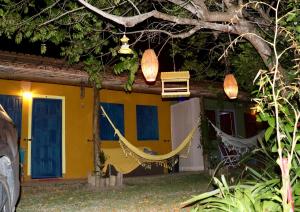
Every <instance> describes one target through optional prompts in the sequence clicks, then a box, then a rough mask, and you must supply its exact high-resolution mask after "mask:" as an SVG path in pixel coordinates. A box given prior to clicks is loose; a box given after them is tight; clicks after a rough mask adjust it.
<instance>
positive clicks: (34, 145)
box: [0, 52, 171, 180]
mask: <svg viewBox="0 0 300 212" xmlns="http://www.w3.org/2000/svg"><path fill="white" fill-rule="evenodd" d="M0 64H1V65H0V78H1V79H0V103H1V104H4V107H5V108H7V111H8V113H10V114H12V116H13V118H14V119H15V120H16V121H15V122H19V123H16V125H17V126H18V127H19V128H20V129H19V134H20V135H19V137H20V147H21V149H22V150H24V153H25V154H24V155H22V156H24V158H22V159H23V160H24V162H23V172H24V179H25V180H31V179H43V178H62V179H82V178H87V176H88V174H89V173H91V172H93V171H94V165H93V157H94V152H93V142H92V138H93V132H92V124H93V89H92V88H91V87H85V86H83V85H82V84H85V85H86V84H87V79H88V76H87V75H86V73H85V72H82V71H80V70H79V69H72V68H70V67H63V68H57V67H59V66H61V65H62V63H61V62H60V61H57V60H53V59H49V58H42V57H37V56H29V55H20V54H12V53H7V52H1V53H0ZM108 84H109V83H108ZM111 84H112V85H113V83H111ZM120 85H121V84H120ZM104 86H105V83H104ZM113 86H115V85H113ZM108 87H109V86H108ZM115 87H116V86H115ZM118 89H119V91H118V90H111V89H101V90H100V99H99V102H101V103H102V104H103V105H104V107H105V108H106V109H107V108H108V109H109V106H112V108H113V106H116V105H117V106H118V107H119V108H122V114H121V115H122V117H123V119H122V121H123V123H122V124H121V125H122V126H123V131H124V132H123V133H124V135H125V136H126V138H127V139H128V140H129V141H131V142H132V143H133V144H134V145H135V146H147V147H149V148H151V149H152V150H153V151H155V152H157V153H159V154H162V153H166V152H168V151H170V150H171V143H170V140H171V135H170V134H171V133H170V102H169V101H163V100H162V98H161V96H160V95H158V94H145V93H135V92H132V93H126V92H124V91H122V89H121V86H119V87H118ZM29 91H30V95H29V93H28V92H29ZM140 109H141V111H140V112H138V111H139V110H140ZM144 109H146V110H147V109H150V112H151V110H153V109H154V112H155V113H151V114H152V115H153V114H154V115H156V116H157V123H155V124H154V125H156V127H157V129H156V132H155V133H153V132H149V133H148V135H145V133H144V134H143V133H142V134H141V132H139V131H141V130H140V129H139V128H138V125H137V122H140V123H142V122H143V120H141V119H143V118H144V119H145V117H144V116H143V112H144V111H143V110H144ZM113 112H114V111H113ZM148 112H149V110H148ZM138 116H140V117H138ZM142 116H143V117H142ZM146 118H147V117H146ZM99 121H100V129H101V120H99ZM141 121H142V122H141ZM103 126H104V125H103ZM104 128H105V127H104ZM100 131H101V130H100ZM102 131H103V130H102ZM102 131H101V133H100V137H103V138H104V139H102V144H101V145H102V147H103V148H108V147H118V145H119V144H118V142H116V141H115V139H114V138H111V135H107V134H105V133H107V132H105V131H103V133H102ZM108 131H109V129H108ZM102 134H103V135H102ZM108 134H109V132H108ZM105 136H106V137H105ZM107 136H108V137H107ZM147 136H148V137H147ZM149 136H150V137H149ZM151 136H154V137H151ZM107 138H108V139H107Z"/></svg>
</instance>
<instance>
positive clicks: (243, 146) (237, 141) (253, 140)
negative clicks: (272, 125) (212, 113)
mask: <svg viewBox="0 0 300 212" xmlns="http://www.w3.org/2000/svg"><path fill="white" fill-rule="evenodd" d="M209 123H210V124H211V126H213V128H214V129H215V131H216V132H217V136H219V137H220V138H221V140H222V142H223V144H224V145H225V146H226V147H228V149H234V150H236V151H239V152H240V153H243V152H246V151H247V150H248V149H250V148H252V147H255V146H257V140H258V139H261V138H262V137H263V136H264V134H265V131H261V132H260V133H259V134H257V135H255V136H253V137H250V138H237V137H233V136H231V135H228V134H227V133H225V132H223V131H222V130H220V129H219V128H218V127H216V125H214V124H213V123H212V122H211V121H209Z"/></svg>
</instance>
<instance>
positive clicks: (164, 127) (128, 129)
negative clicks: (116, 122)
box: [100, 90, 171, 154]
mask: <svg viewBox="0 0 300 212" xmlns="http://www.w3.org/2000/svg"><path fill="white" fill-rule="evenodd" d="M100 101H101V102H108V103H121V104H124V122H125V123H124V126H125V137H126V139H127V140H129V141H130V142H131V143H132V144H134V145H135V146H141V147H149V148H151V149H152V150H154V151H156V152H158V153H160V154H164V153H167V152H169V151H170V150H171V129H170V102H169V101H162V99H161V96H160V95H153V94H141V93H130V94H129V93H125V92H117V91H111V90H101V92H100ZM136 105H155V106H157V107H158V117H159V121H158V122H159V123H158V126H159V140H158V141H157V140H156V141H138V140H137V127H136ZM100 129H101V126H100ZM118 145H119V144H118V142H116V141H103V142H102V146H103V147H104V148H106V147H108V148H111V147H118Z"/></svg>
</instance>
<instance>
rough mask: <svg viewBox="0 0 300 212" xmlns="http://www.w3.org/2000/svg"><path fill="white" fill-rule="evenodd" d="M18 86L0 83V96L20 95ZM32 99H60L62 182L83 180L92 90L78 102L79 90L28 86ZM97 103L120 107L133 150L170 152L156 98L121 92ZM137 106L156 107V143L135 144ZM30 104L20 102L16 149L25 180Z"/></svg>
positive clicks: (89, 156)
mask: <svg viewBox="0 0 300 212" xmlns="http://www.w3.org/2000/svg"><path fill="white" fill-rule="evenodd" d="M21 89H22V82H21V81H12V80H1V79H0V94H5V95H17V96H20V95H21ZM31 92H32V94H33V98H34V97H45V96H48V98H51V96H55V97H64V101H65V102H64V103H65V114H64V115H65V129H64V131H65V173H64V174H63V177H64V178H65V179H78V178H86V177H87V176H88V173H90V172H92V171H93V143H92V142H88V141H87V140H88V139H92V115H93V89H91V88H85V97H84V98H80V87H76V86H66V85H57V84H46V83H31ZM100 100H101V101H103V102H110V103H121V104H124V112H125V113H124V116H125V136H126V138H127V139H128V140H129V141H131V142H132V143H133V144H134V145H136V146H148V147H150V148H151V149H153V150H154V151H157V152H159V153H166V152H168V151H170V150H171V143H170V140H171V132H170V104H169V102H168V101H162V99H161V97H160V95H151V94H138V93H132V94H128V93H125V92H122V91H110V90H101V92H100ZM137 104H142V105H157V106H158V115H159V141H137V138H136V112H135V107H136V105H137ZM30 107H31V104H30V100H26V99H23V102H22V131H21V142H20V145H21V147H22V148H24V149H25V152H26V154H25V164H24V171H25V180H28V179H30V175H29V173H28V172H27V168H28V158H29V157H28V143H27V141H24V139H26V138H28V132H29V129H28V128H29V123H30V121H29V118H31V117H29V116H30V109H29V108H30ZM102 146H103V147H104V148H105V147H118V143H117V142H112V141H103V145H102Z"/></svg>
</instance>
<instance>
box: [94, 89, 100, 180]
mask: <svg viewBox="0 0 300 212" xmlns="http://www.w3.org/2000/svg"><path fill="white" fill-rule="evenodd" d="M99 92H100V89H98V88H97V87H96V86H94V104H93V141H94V170H95V172H96V173H97V174H99V173H100V165H101V164H100V160H99V151H100V150H101V147H100V137H99V130H100V128H99V116H100V115H99V109H100V108H99V102H100V99H99V97H100V95H99ZM97 174H96V175H97Z"/></svg>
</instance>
